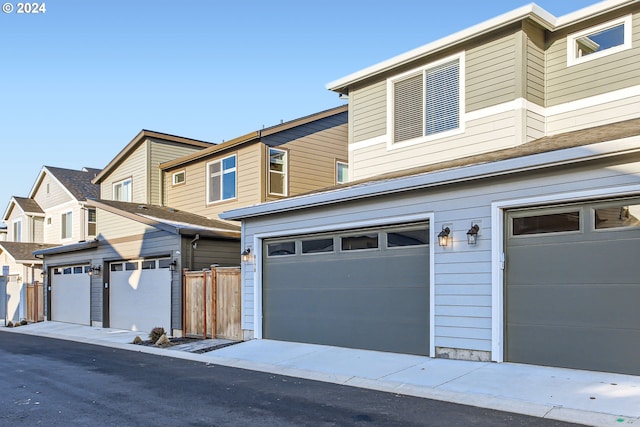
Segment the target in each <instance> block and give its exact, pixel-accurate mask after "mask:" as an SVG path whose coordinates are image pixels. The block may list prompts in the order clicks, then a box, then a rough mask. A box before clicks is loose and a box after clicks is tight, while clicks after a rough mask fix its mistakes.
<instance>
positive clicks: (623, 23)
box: [567, 15, 631, 66]
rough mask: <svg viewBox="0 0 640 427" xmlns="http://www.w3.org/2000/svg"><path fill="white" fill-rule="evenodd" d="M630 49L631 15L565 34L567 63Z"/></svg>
mask: <svg viewBox="0 0 640 427" xmlns="http://www.w3.org/2000/svg"><path fill="white" fill-rule="evenodd" d="M626 49H631V15H628V16H625V17H622V18H620V19H616V20H614V21H609V22H605V23H604V24H601V25H598V26H596V27H592V28H589V29H587V30H584V31H580V32H577V33H574V34H569V35H568V36H567V65H569V66H571V65H575V64H580V63H582V62H586V61H590V60H592V59H597V58H602V57H603V56H607V55H611V54H614V53H617V52H621V51H623V50H626Z"/></svg>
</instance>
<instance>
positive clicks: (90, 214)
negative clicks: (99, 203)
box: [87, 208, 97, 236]
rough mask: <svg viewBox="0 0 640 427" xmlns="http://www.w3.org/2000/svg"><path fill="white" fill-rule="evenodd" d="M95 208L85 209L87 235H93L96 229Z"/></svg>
mask: <svg viewBox="0 0 640 427" xmlns="http://www.w3.org/2000/svg"><path fill="white" fill-rule="evenodd" d="M96 228H97V227H96V209H95V208H88V209H87V235H88V236H95V235H96V232H97V229H96Z"/></svg>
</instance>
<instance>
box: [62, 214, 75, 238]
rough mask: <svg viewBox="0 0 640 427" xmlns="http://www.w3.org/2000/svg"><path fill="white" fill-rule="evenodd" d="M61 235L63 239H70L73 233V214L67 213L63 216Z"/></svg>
mask: <svg viewBox="0 0 640 427" xmlns="http://www.w3.org/2000/svg"><path fill="white" fill-rule="evenodd" d="M61 226H62V229H61V233H60V237H61V238H63V239H70V238H71V235H72V232H73V213H72V212H66V213H63V214H62V221H61Z"/></svg>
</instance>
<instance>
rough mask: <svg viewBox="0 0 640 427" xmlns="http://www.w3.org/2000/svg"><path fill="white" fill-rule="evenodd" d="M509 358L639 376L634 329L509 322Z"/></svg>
mask: <svg viewBox="0 0 640 427" xmlns="http://www.w3.org/2000/svg"><path fill="white" fill-rule="evenodd" d="M509 328H510V332H509V336H510V338H509V342H508V346H507V356H508V358H509V360H517V361H518V362H520V363H532V364H539V365H547V366H560V367H566V368H574V369H588V370H596V371H609V372H624V373H628V374H632V375H640V364H638V353H637V351H634V348H636V349H637V347H630V346H634V345H635V344H633V343H638V342H640V331H638V330H637V329H636V330H634V329H600V330H594V329H593V328H579V327H575V328H567V327H564V328H563V327H558V326H539V325H537V326H529V325H513V324H512V325H510V326H509Z"/></svg>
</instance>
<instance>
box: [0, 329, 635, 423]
mask: <svg viewBox="0 0 640 427" xmlns="http://www.w3.org/2000/svg"><path fill="white" fill-rule="evenodd" d="M0 332H8V333H21V334H29V335H37V336H44V337H50V338H57V339H64V340H71V341H77V342H84V343H89V344H96V345H102V346H107V347H113V348H119V349H125V350H130V351H138V352H145V353H152V354H157V355H162V356H166V357H174V358H181V359H187V360H192V361H197V362H202V363H206V364H215V365H222V366H229V367H236V368H243V369H249V370H254V371H262V372H269V373H274V374H280V375H287V376H291V377H297V378H305V379H311V380H318V381H324V382H330V383H335V384H342V385H347V386H353V387H360V388H367V389H372V390H379V391H385V392H391V393H396V394H402V395H408V396H415V397H423V398H429V399H436V400H441V401H447V402H452V403H460V404H464V405H472V406H477V407H482V408H488V409H494V410H500V411H507V412H514V413H519V414H525V415H532V416H535V417H539V418H547V419H553V420H560V421H568V422H573V423H579V424H585V425H592V426H629V425H637V426H639V427H640V377H639V376H634V375H622V374H612V373H604V372H592V371H581V370H575V369H565V368H553V367H544V366H533V365H523V364H515V363H492V362H470V361H461V360H448V359H432V358H429V357H423V356H413V355H405V354H394V353H385V352H377V351H369V350H356V349H346V348H340V347H330V346H322V345H314V344H301V343H290V342H282V341H272V340H251V341H246V342H242V343H236V344H233V345H228V344H231V343H230V342H227V341H224V340H202V341H199V342H197V343H189V344H185V345H177V346H174V347H168V348H157V347H151V346H141V345H135V344H132V342H133V339H134V338H135V336H141V338H143V339H144V338H146V337H145V336H144V334H141V333H140V332H133V331H122V330H115V329H109V328H96V327H91V326H81V325H72V324H66V323H59V322H41V323H36V324H29V325H26V326H20V327H18V328H5V327H2V328H0ZM215 347H217V348H218V349H216V350H212V351H206V352H204V353H199V352H198V350H199V349H205V348H206V349H210V348H215Z"/></svg>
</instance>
